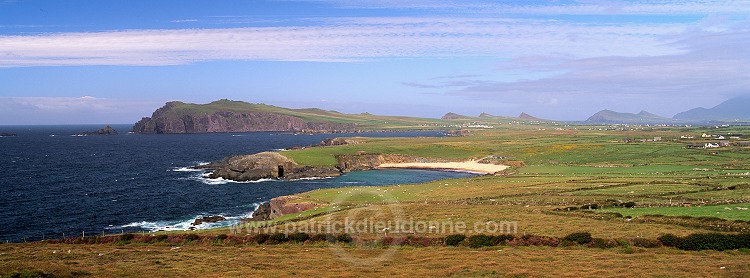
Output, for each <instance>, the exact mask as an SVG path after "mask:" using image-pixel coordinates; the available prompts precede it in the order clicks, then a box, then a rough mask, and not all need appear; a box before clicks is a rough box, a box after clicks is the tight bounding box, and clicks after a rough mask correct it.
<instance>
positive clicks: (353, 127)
mask: <svg viewBox="0 0 750 278" xmlns="http://www.w3.org/2000/svg"><path fill="white" fill-rule="evenodd" d="M436 122H438V120H434V119H422V118H411V117H387V116H374V115H371V114H368V113H363V114H356V115H354V114H343V113H339V112H336V111H326V110H322V109H317V108H310V109H287V108H282V107H276V106H271V105H265V104H254V103H247V102H243V101H232V100H226V99H223V100H218V101H214V102H211V103H208V104H192V103H184V102H180V101H172V102H168V103H167V104H166V105H164V106H163V107H161V108H159V109H157V110H156V111H154V113H153V114H152V115H151V117H144V118H143V119H141V120H140V121H138V122H137V123H135V125H134V126H133V132H135V133H209V132H251V131H294V132H358V131H366V130H400V129H410V130H417V129H429V128H428V126H436V125H435V123H436Z"/></svg>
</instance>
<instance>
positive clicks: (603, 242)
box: [587, 238, 619, 249]
mask: <svg viewBox="0 0 750 278" xmlns="http://www.w3.org/2000/svg"><path fill="white" fill-rule="evenodd" d="M587 246H588V247H593V248H601V249H608V248H615V247H617V246H619V244H618V243H617V241H615V240H613V239H603V238H592V239H591V241H590V242H589V243H588V244H587Z"/></svg>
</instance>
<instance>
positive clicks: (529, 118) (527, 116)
mask: <svg viewBox="0 0 750 278" xmlns="http://www.w3.org/2000/svg"><path fill="white" fill-rule="evenodd" d="M518 118H519V119H522V120H527V121H542V122H543V121H546V120H545V119H541V118H537V117H534V116H531V115H529V114H526V113H523V112H521V115H519V116H518Z"/></svg>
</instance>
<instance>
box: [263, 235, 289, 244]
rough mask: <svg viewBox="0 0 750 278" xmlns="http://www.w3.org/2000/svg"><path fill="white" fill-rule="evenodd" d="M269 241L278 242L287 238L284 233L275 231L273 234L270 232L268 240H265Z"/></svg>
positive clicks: (287, 239)
mask: <svg viewBox="0 0 750 278" xmlns="http://www.w3.org/2000/svg"><path fill="white" fill-rule="evenodd" d="M269 241H270V243H272V244H278V243H282V242H287V241H289V238H288V237H287V236H286V234H283V233H275V234H272V235H271V236H270V237H268V240H267V241H266V242H269Z"/></svg>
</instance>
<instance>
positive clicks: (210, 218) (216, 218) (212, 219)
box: [190, 215, 227, 226]
mask: <svg viewBox="0 0 750 278" xmlns="http://www.w3.org/2000/svg"><path fill="white" fill-rule="evenodd" d="M224 220H227V219H226V218H225V217H224V216H221V215H213V216H206V217H201V218H198V219H195V221H193V223H191V224H190V225H193V226H198V225H200V224H203V223H216V222H221V221H224Z"/></svg>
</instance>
